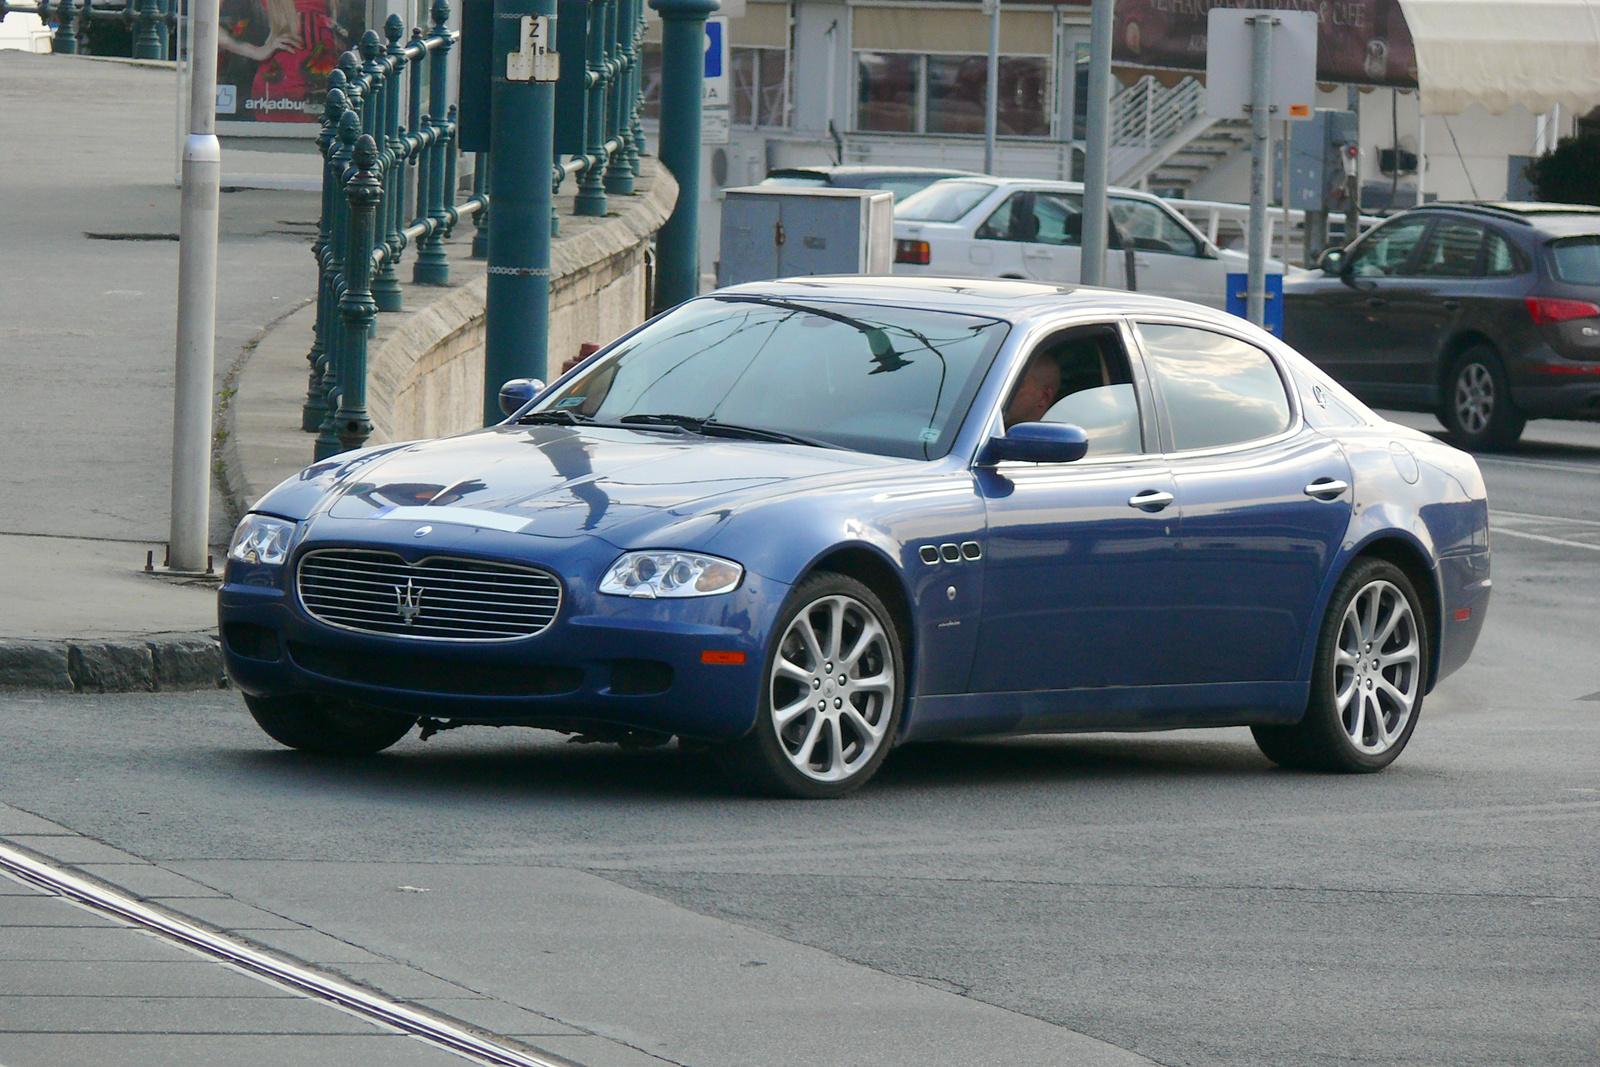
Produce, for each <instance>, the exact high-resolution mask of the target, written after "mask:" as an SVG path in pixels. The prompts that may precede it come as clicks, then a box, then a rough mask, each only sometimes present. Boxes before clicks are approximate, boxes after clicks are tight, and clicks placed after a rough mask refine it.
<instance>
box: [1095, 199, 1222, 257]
mask: <svg viewBox="0 0 1600 1067" xmlns="http://www.w3.org/2000/svg"><path fill="white" fill-rule="evenodd" d="M1111 217H1112V218H1113V219H1115V220H1116V223H1117V229H1118V230H1120V231H1122V235H1123V237H1124V238H1126V239H1128V240H1129V241H1130V242H1131V243H1132V244H1133V247H1134V248H1135V249H1136V250H1138V251H1141V252H1168V253H1171V254H1174V255H1180V256H1199V255H1200V242H1199V241H1196V240H1195V239H1194V234H1192V233H1190V232H1189V231H1188V229H1186V228H1185V227H1184V225H1183V224H1182V223H1181V222H1179V221H1178V220H1177V219H1175V218H1173V217H1172V216H1171V215H1169V214H1167V212H1165V211H1163V210H1162V209H1161V208H1160V207H1158V206H1157V205H1155V204H1152V203H1149V202H1148V201H1144V200H1118V199H1112V201H1111Z"/></svg>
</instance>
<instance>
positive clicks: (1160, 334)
mask: <svg viewBox="0 0 1600 1067" xmlns="http://www.w3.org/2000/svg"><path fill="white" fill-rule="evenodd" d="M1139 333H1140V335H1141V336H1142V337H1143V338H1144V347H1145V351H1146V352H1147V353H1148V354H1149V356H1150V372H1151V374H1152V375H1153V376H1154V378H1155V380H1156V384H1157V387H1158V388H1159V389H1160V390H1161V396H1162V399H1164V400H1165V401H1166V406H1167V418H1168V420H1169V422H1170V430H1171V433H1172V447H1173V449H1174V450H1175V451H1179V452H1184V451H1188V450H1189V449H1193V448H1220V447H1223V446H1225V445H1236V444H1243V443H1244V442H1246V441H1254V440H1258V439H1260V438H1263V437H1271V436H1273V435H1274V434H1278V433H1282V432H1283V431H1284V430H1286V429H1288V428H1289V418H1290V408H1289V397H1288V394H1287V393H1285V392H1284V388H1283V379H1282V378H1281V377H1279V375H1278V368H1277V366H1276V365H1275V364H1274V363H1273V362H1272V359H1271V357H1269V356H1268V355H1267V354H1266V353H1265V352H1263V351H1262V350H1261V349H1259V348H1257V347H1256V346H1255V345H1252V344H1246V343H1245V342H1244V341H1239V340H1236V339H1234V338H1232V337H1228V336H1226V335H1224V334H1220V333H1212V332H1211V331H1210V330H1200V329H1196V328H1194V327H1192V326H1166V325H1158V324H1155V323H1140V324H1139Z"/></svg>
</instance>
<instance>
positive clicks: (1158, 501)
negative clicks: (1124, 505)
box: [1128, 489, 1177, 511]
mask: <svg viewBox="0 0 1600 1067" xmlns="http://www.w3.org/2000/svg"><path fill="white" fill-rule="evenodd" d="M1176 499H1177V497H1175V496H1173V495H1172V494H1171V493H1164V492H1162V491H1161V490H1160V489H1146V490H1144V491H1143V492H1139V493H1135V494H1133V495H1132V496H1130V497H1129V498H1128V506H1129V507H1130V508H1138V509H1139V510H1140V511H1160V510H1161V509H1162V508H1165V507H1166V506H1167V505H1168V504H1170V503H1172V502H1173V501H1174V500H1176Z"/></svg>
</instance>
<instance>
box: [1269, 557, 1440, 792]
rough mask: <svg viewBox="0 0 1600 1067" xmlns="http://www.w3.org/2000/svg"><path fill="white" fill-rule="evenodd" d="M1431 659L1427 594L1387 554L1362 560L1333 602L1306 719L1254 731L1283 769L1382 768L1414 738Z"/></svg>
mask: <svg viewBox="0 0 1600 1067" xmlns="http://www.w3.org/2000/svg"><path fill="white" fill-rule="evenodd" d="M1431 662H1432V660H1431V659H1430V650H1429V636H1428V626H1427V622H1426V619H1425V616H1424V615H1423V613H1422V605H1421V601H1420V600H1419V599H1418V598H1417V593H1416V590H1415V589H1414V588H1412V585H1411V581H1410V579H1408V578H1407V577H1406V575H1405V572H1404V571H1402V570H1401V569H1400V568H1399V567H1396V566H1395V565H1394V564H1392V563H1390V562H1388V561H1387V560H1381V559H1373V558H1371V557H1368V558H1364V559H1360V560H1357V561H1356V562H1355V563H1354V564H1353V565H1352V566H1351V567H1350V569H1349V570H1348V571H1346V572H1345V574H1344V577H1342V578H1340V579H1339V584H1338V585H1337V586H1336V587H1335V588H1334V591H1333V597H1332V599H1331V600H1330V601H1329V603H1328V614H1327V616H1326V617H1325V618H1324V619H1323V622H1322V629H1321V631H1320V633H1319V635H1318V639H1317V658H1316V661H1315V663H1314V664H1313V666H1312V670H1311V697H1310V700H1309V701H1308V702H1307V704H1306V713H1305V716H1304V717H1303V718H1302V719H1301V720H1300V721H1299V722H1297V723H1295V724H1294V725H1293V726H1252V727H1250V732H1251V733H1252V734H1253V735H1254V736H1255V739H1256V744H1257V745H1258V746H1259V747H1260V749H1261V752H1262V754H1263V755H1265V756H1266V757H1267V758H1268V759H1270V760H1272V762H1274V763H1276V764H1278V765H1279V766H1283V767H1295V768H1302V769H1306V770H1320V771H1333V772H1336V773H1343V774H1368V773H1371V772H1373V771H1380V770H1382V769H1383V768H1385V767H1387V766H1388V765H1389V764H1391V763H1393V762H1394V760H1395V757H1397V756H1399V755H1400V752H1401V750H1403V749H1404V748H1405V747H1406V743H1407V742H1408V741H1410V740H1411V734H1412V731H1414V730H1415V729H1416V727H1417V718H1418V716H1420V715H1421V714H1422V696H1423V690H1424V689H1426V688H1427V676H1428V664H1429V663H1431Z"/></svg>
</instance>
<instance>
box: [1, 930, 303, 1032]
mask: <svg viewBox="0 0 1600 1067" xmlns="http://www.w3.org/2000/svg"><path fill="white" fill-rule="evenodd" d="M128 933H129V934H133V931H131V930H130V931H128ZM133 936H137V935H136V934H133ZM0 989H3V990H4V991H5V995H6V996H15V997H62V996H73V997H142V996H161V997H224V996H225V997H265V998H267V999H269V1000H283V999H285V998H289V999H301V998H299V997H297V996H296V995H295V994H294V993H291V992H289V991H288V990H286V989H283V988H281V987H278V986H274V985H268V984H267V983H266V982H261V981H257V980H256V979H254V978H251V977H250V976H249V975H246V974H241V973H240V972H238V971H235V970H231V969H229V968H227V967H223V966H222V965H220V964H218V963H215V962H213V961H211V960H208V959H205V958H203V957H201V956H196V955H194V954H192V953H189V952H185V951H183V950H182V949H178V948H176V947H174V946H171V945H168V946H167V954H166V955H165V956H163V957H162V958H161V959H159V960H49V961H44V960H0ZM5 1025H6V1022H5V1020H4V1018H0V1028H4V1027H5Z"/></svg>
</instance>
